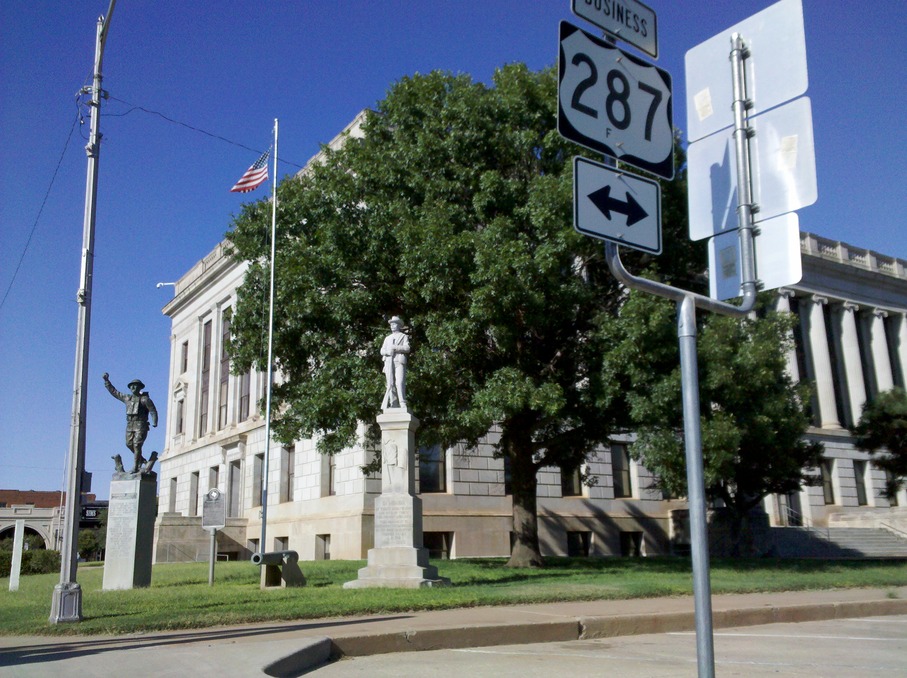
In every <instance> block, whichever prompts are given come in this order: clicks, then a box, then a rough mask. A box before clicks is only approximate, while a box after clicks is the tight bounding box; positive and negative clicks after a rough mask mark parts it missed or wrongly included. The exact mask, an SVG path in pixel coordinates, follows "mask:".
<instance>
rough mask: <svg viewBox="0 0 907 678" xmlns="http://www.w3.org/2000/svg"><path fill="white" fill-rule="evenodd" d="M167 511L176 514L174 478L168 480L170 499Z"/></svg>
mask: <svg viewBox="0 0 907 678" xmlns="http://www.w3.org/2000/svg"><path fill="white" fill-rule="evenodd" d="M167 510H168V511H169V512H170V513H176V478H171V479H170V499H169V501H168V502H167Z"/></svg>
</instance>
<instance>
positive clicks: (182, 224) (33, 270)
mask: <svg viewBox="0 0 907 678" xmlns="http://www.w3.org/2000/svg"><path fill="white" fill-rule="evenodd" d="M108 4H109V3H108V0H75V1H73V2H59V1H49V0H27V1H26V0H7V1H6V2H4V3H3V12H2V14H3V21H2V22H0V75H2V79H3V83H4V95H3V100H2V103H0V123H2V124H0V148H2V157H3V163H2V167H3V169H2V171H3V181H2V182H0V192H2V193H0V295H6V299H5V301H4V303H3V306H2V308H0V374H2V375H3V381H2V384H0V488H5V489H20V490H29V489H34V490H57V489H60V487H61V486H62V484H63V473H64V466H65V460H66V456H67V453H68V447H69V435H70V424H71V411H72V388H73V373H74V363H75V348H76V345H75V344H76V319H77V307H76V303H75V295H76V290H77V288H78V286H79V267H80V257H81V247H82V220H83V209H84V196H85V170H86V162H85V153H84V151H83V147H84V145H85V141H86V139H87V135H88V118H87V112H86V117H85V122H84V124H82V125H79V124H76V126H75V129H74V131H73V133H72V136H71V138H70V139H69V142H68V145H67V137H68V136H69V134H70V130H71V129H72V128H73V122H74V121H75V120H76V116H77V113H78V109H77V107H76V103H75V94H76V92H77V91H78V90H79V89H80V88H81V87H82V86H83V85H85V84H88V83H89V82H90V75H91V70H92V64H93V56H94V39H95V25H96V20H97V17H98V16H99V15H101V14H104V13H105V12H106V11H107V8H108ZM647 4H648V5H649V6H650V7H651V8H652V9H653V10H654V11H655V13H656V14H657V16H658V36H659V58H658V60H657V65H658V66H659V67H661V68H664V69H666V70H668V71H669V72H670V73H671V74H672V76H673V82H674V100H675V104H674V124H675V126H677V127H679V128H680V129H681V130H683V129H684V128H685V124H686V120H685V110H684V108H685V106H684V104H683V102H684V97H685V90H684V68H683V59H684V54H685V53H686V51H687V50H688V49H690V48H692V47H694V46H695V45H697V44H698V43H700V42H702V41H704V40H706V39H708V38H710V37H711V36H712V35H714V34H716V33H718V32H719V31H722V30H723V29H725V28H727V27H728V26H730V25H732V24H735V23H738V22H739V21H742V20H743V19H745V18H747V17H748V16H750V15H751V14H754V13H755V12H758V11H760V10H762V9H764V8H766V7H768V6H769V5H770V4H772V3H771V2H769V1H766V0H735V1H726V0H711V1H709V2H705V1H701V2H689V1H688V0H685V1H683V2H679V1H677V0H673V1H669V0H661V1H659V0H649V2H648V3H647ZM803 5H804V9H803V11H804V17H805V25H806V43H807V55H808V64H809V90H808V94H809V96H810V97H811V99H812V107H813V124H814V129H815V140H816V156H817V164H818V181H819V199H818V202H817V203H816V204H815V205H813V206H811V207H808V208H805V209H803V210H801V211H800V227H801V229H802V230H806V231H810V232H813V233H817V234H819V235H822V236H825V237H829V238H833V239H837V240H843V241H845V242H848V243H851V244H853V245H856V246H860V247H867V248H870V249H874V250H877V251H880V252H882V253H885V254H888V255H894V256H898V257H902V258H907V234H905V232H904V231H905V229H904V221H905V219H904V216H903V214H904V201H905V197H907V189H905V186H907V173H905V169H904V164H905V161H904V157H903V156H904V151H905V149H907V132H905V125H904V123H903V117H904V109H905V106H907V96H905V93H907V87H905V81H907V78H905V75H904V66H903V59H902V57H900V56H898V55H899V52H900V50H901V47H900V46H902V45H904V44H905V43H907V5H905V4H904V3H903V2H902V0H873V2H871V3H866V2H859V1H857V0H835V1H829V0H803ZM562 19H563V20H568V21H571V22H572V23H574V24H576V25H579V26H581V27H583V28H585V29H586V30H589V31H595V28H594V27H593V26H591V25H589V24H587V23H585V22H584V21H583V20H581V19H579V18H577V17H574V16H573V15H572V13H571V11H570V2H569V0H532V2H526V1H525V0H482V1H475V2H473V1H467V0H462V1H449V0H448V1H445V2H441V1H439V0H371V1H368V0H335V1H332V2H329V1H327V0H308V1H302V0H297V1H292V2H291V1H288V0H284V1H279V2H278V1H275V0H262V1H261V2H257V3H248V2H240V1H239V0H221V1H220V2H218V3H200V2H175V1H172V0H119V4H118V5H117V7H116V10H115V12H114V14H113V17H112V21H111V26H110V33H109V37H108V41H107V47H106V51H105V61H104V83H103V86H104V89H105V90H107V91H108V92H109V94H110V99H109V100H108V101H106V102H105V104H104V106H103V108H102V112H103V117H102V121H101V131H102V133H103V135H104V137H103V142H102V150H101V160H100V179H99V192H98V210H97V229H96V243H95V268H94V298H93V306H92V325H91V344H90V363H89V391H88V408H87V453H86V468H87V470H89V471H91V472H93V473H94V488H93V489H94V491H95V493H96V494H98V496H99V497H101V498H106V497H107V494H108V486H109V475H108V474H109V473H110V472H112V462H110V456H111V455H112V454H115V453H122V452H124V444H123V428H124V410H123V405H122V404H121V403H119V402H118V401H116V400H114V399H113V398H111V397H110V396H109V395H108V394H107V392H106V391H105V389H104V387H103V383H102V381H101V374H103V372H105V371H106V372H109V373H110V376H111V380H112V381H113V383H114V385H116V386H117V387H119V388H120V390H124V391H125V390H126V384H127V383H128V382H129V381H130V380H132V379H133V378H135V377H139V378H141V379H142V380H143V381H144V382H145V384H146V385H147V389H148V390H149V392H150V393H151V396H152V398H153V399H154V400H155V402H156V403H157V405H158V409H159V410H160V413H161V418H162V423H161V426H160V427H159V428H157V429H152V431H151V433H150V435H149V438H148V441H147V442H146V445H145V449H146V450H147V451H150V450H155V449H156V450H161V449H163V448H164V446H165V443H164V435H163V430H164V429H163V417H164V416H166V410H167V401H168V398H167V375H168V361H169V335H170V326H169V322H168V319H167V318H166V317H164V316H163V315H162V313H161V309H162V307H163V306H164V304H165V303H166V302H167V301H168V300H169V299H170V298H171V297H172V294H173V288H172V287H164V288H157V287H156V283H158V282H170V281H174V280H176V279H177V278H179V277H180V276H181V275H182V274H183V273H185V272H186V271H187V270H188V269H189V268H190V267H191V266H192V265H193V264H194V263H195V262H196V261H198V260H199V259H201V258H202V257H203V256H204V255H206V254H207V253H208V252H209V251H210V250H211V249H212V248H213V247H214V246H215V245H216V244H217V243H218V242H219V241H220V240H221V239H222V237H223V235H224V232H225V231H226V230H227V228H228V226H229V223H230V219H231V216H232V215H233V214H235V213H237V212H238V210H239V208H240V205H241V204H242V201H243V200H249V199H250V197H249V196H241V195H239V194H233V193H230V192H229V188H230V187H231V186H232V185H233V183H234V182H235V181H236V180H237V179H238V178H239V176H240V175H241V174H242V173H243V171H244V170H245V169H246V168H247V167H248V166H249V165H251V164H252V163H253V162H254V161H255V159H256V158H257V157H258V153H259V152H260V151H262V150H264V149H265V148H267V147H268V145H269V143H270V133H271V132H270V131H271V128H272V124H273V120H274V118H278V119H279V120H280V157H281V159H282V160H283V161H284V162H283V163H282V164H281V166H280V174H281V175H282V176H283V175H286V174H291V173H293V172H295V171H296V169H298V166H301V165H304V164H305V162H306V161H307V160H308V159H309V158H310V157H311V156H312V155H314V154H315V153H316V152H317V151H318V148H319V144H320V143H323V142H326V141H329V140H330V139H331V138H332V137H333V136H334V135H335V134H336V133H337V132H338V131H339V130H340V129H342V128H343V127H344V126H345V125H346V124H347V123H348V122H350V121H351V120H352V119H353V117H354V116H355V115H356V114H357V113H358V112H359V111H360V110H362V109H363V108H366V107H369V106H373V105H374V104H375V102H376V101H378V100H380V99H381V98H382V97H383V95H384V93H385V92H386V90H387V88H388V87H389V86H390V85H391V84H392V83H393V82H395V81H396V80H398V79H400V78H401V77H403V76H406V75H412V74H414V73H417V72H420V73H425V72H428V71H431V70H434V69H443V70H449V71H453V72H462V73H469V74H471V75H472V76H473V78H474V79H476V80H481V81H486V82H487V81H488V80H489V79H490V77H491V75H492V73H493V72H494V69H495V68H496V67H498V66H500V65H503V64H505V63H509V62H515V61H521V62H525V63H527V64H528V65H529V66H530V67H531V68H533V69H538V68H542V67H544V66H547V65H551V64H554V63H555V61H556V59H557V32H558V22H559V21H560V20H562ZM631 51H632V50H631ZM137 107H141V108H144V109H147V110H148V111H155V112H157V113H160V114H163V116H166V118H170V119H171V120H173V121H176V122H170V121H168V120H166V119H165V118H164V117H162V116H161V115H157V114H154V113H148V112H144V111H142V110H139V108H137ZM244 146H245V148H244ZM64 149H65V152H64ZM61 157H62V160H61ZM591 157H593V158H594V157H595V156H594V155H592V156H591ZM58 163H59V169H58V170H57V167H58ZM55 170H56V172H57V173H56V178H55V180H54V183H53V185H52V186H51V180H52V178H53V177H54V173H55ZM266 186H267V185H266ZM49 187H50V191H49V193H48V188H49ZM266 191H267V189H266V187H265V188H262V189H259V190H258V191H257V192H256V193H253V194H251V199H254V198H258V197H263V196H264V195H266ZM45 195H46V196H47V199H46V203H45ZM42 204H43V210H42ZM39 211H40V218H39ZM568 226H569V225H568ZM664 246H665V248H669V247H670V246H671V244H670V243H665V244H664ZM23 252H24V257H23ZM20 260H21V265H20ZM17 267H18V273H16V274H15V279H14V273H15V272H16V269H17ZM376 378H380V375H377V374H376Z"/></svg>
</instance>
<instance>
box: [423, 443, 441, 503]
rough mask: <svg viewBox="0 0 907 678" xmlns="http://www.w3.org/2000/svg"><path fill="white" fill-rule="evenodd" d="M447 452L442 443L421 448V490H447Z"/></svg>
mask: <svg viewBox="0 0 907 678" xmlns="http://www.w3.org/2000/svg"><path fill="white" fill-rule="evenodd" d="M446 465H447V454H446V453H445V452H444V450H443V449H442V447H441V446H440V445H432V446H431V447H421V448H419V492H420V493H421V494H425V493H428V492H447V473H446Z"/></svg>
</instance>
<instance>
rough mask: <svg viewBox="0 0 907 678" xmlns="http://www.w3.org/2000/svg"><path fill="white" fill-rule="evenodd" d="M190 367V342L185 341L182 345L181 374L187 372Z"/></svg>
mask: <svg viewBox="0 0 907 678" xmlns="http://www.w3.org/2000/svg"><path fill="white" fill-rule="evenodd" d="M188 369H189V342H188V341H184V342H183V345H182V346H181V347H180V374H185V373H186V371H187V370H188Z"/></svg>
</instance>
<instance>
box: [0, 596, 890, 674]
mask: <svg viewBox="0 0 907 678" xmlns="http://www.w3.org/2000/svg"><path fill="white" fill-rule="evenodd" d="M712 610H713V625H714V627H715V628H716V629H718V628H727V627H731V626H735V627H739V626H752V625H758V624H768V623H774V622H798V621H817V620H825V619H839V618H847V617H865V616H879V615H894V614H902V615H903V614H907V586H904V587H900V588H892V589H842V590H832V591H805V592H783V593H765V594H762V593H759V594H740V595H716V596H713V597H712ZM693 629H694V615H693V599H692V598H691V597H677V598H649V599H639V600H614V601H607V600H605V601H591V602H567V603H550V604H544V605H520V606H512V607H477V608H465V609H456V610H440V611H434V612H408V613H398V614H388V615H384V616H371V617H352V618H349V617H347V618H336V619H318V620H308V621H300V622H285V623H271V624H261V625H249V626H241V627H220V628H210V629H203V630H193V631H175V632H167V633H154V634H133V635H128V636H117V637H111V636H90V637H89V636H78V637H62V638H61V637H56V636H55V637H51V636H38V637H36V636H27V637H25V636H12V637H3V638H0V676H16V677H17V678H18V677H24V678H30V677H31V676H48V675H52V676H55V678H67V677H68V676H79V677H80V678H82V677H84V676H86V675H101V674H106V673H111V672H115V673H119V674H122V673H126V674H127V675H134V676H145V675H149V676H150V675H153V676H156V677H162V676H185V675H187V673H191V674H192V675H193V676H218V677H220V678H222V677H223V676H225V675H228V676H247V675H263V674H264V675H270V676H299V675H303V674H304V673H306V672H307V671H309V670H312V669H315V668H317V667H318V666H320V665H322V664H324V663H325V662H327V661H328V660H329V658H330V657H332V656H333V657H338V656H364V655H371V654H381V653H387V652H406V651H416V650H435V649H455V648H469V647H487V646H492V645H512V644H518V643H537V642H552V641H568V640H578V639H579V640H582V639H592V638H604V637H614V636H623V635H636V634H645V633H658V632H665V631H690V630H693Z"/></svg>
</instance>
